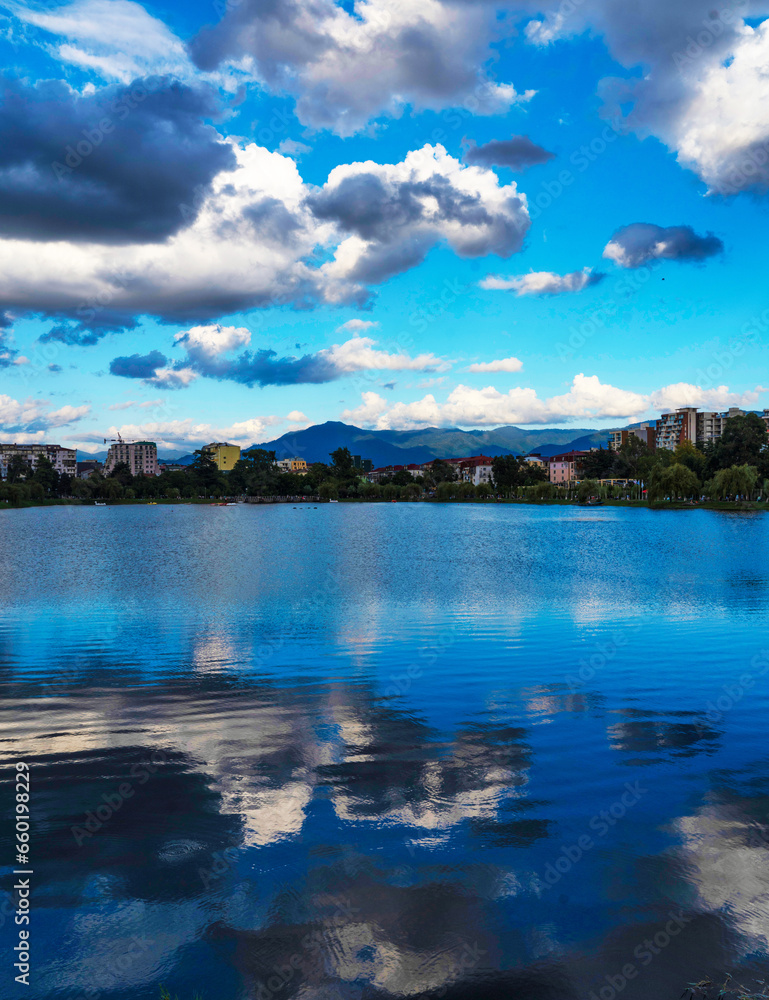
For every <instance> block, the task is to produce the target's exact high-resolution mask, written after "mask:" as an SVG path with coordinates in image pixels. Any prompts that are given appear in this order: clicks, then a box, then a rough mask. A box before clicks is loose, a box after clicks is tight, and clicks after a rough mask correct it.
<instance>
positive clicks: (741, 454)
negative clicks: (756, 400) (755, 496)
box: [706, 413, 767, 472]
mask: <svg viewBox="0 0 769 1000" xmlns="http://www.w3.org/2000/svg"><path fill="white" fill-rule="evenodd" d="M766 443H767V440H766V424H765V423H764V421H763V420H762V419H761V417H759V416H758V414H757V413H746V414H745V415H744V416H739V417H730V418H729V419H728V420H727V421H726V427H725V428H724V433H723V434H722V435H721V437H720V438H719V439H718V440H717V441H716V442H715V443H714V444H713V445H712V446H711V448H709V449H708V450H707V452H706V454H707V458H708V470H709V471H710V472H717V471H718V470H719V469H729V468H731V467H732V466H733V465H755V466H757V465H758V464H759V462H760V461H761V459H762V457H763V456H762V452H763V450H764V449H765V448H766Z"/></svg>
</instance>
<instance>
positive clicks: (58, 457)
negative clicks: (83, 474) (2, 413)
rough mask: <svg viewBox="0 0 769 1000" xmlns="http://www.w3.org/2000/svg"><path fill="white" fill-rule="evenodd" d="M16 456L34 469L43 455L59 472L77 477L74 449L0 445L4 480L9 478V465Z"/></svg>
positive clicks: (0, 469)
mask: <svg viewBox="0 0 769 1000" xmlns="http://www.w3.org/2000/svg"><path fill="white" fill-rule="evenodd" d="M15 455H18V456H20V457H21V458H22V459H23V460H24V461H25V462H26V463H27V465H29V466H30V467H31V468H32V469H34V468H35V466H36V465H37V460H38V458H39V457H40V456H41V455H43V456H45V458H47V459H48V461H49V462H50V463H51V464H52V465H53V467H54V469H55V470H56V471H57V472H59V473H62V472H63V473H66V475H68V476H73V477H74V476H76V475H77V451H76V450H75V449H74V448H62V447H61V445H59V444H0V473H2V476H3V479H7V478H8V465H9V463H10V461H11V459H12V458H13V457H14V456H15Z"/></svg>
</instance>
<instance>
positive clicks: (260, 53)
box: [189, 0, 516, 135]
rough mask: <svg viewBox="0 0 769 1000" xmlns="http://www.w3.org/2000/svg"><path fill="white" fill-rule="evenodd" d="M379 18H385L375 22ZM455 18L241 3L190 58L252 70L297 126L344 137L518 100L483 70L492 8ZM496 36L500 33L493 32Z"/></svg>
mask: <svg viewBox="0 0 769 1000" xmlns="http://www.w3.org/2000/svg"><path fill="white" fill-rule="evenodd" d="M382 15H384V16H382ZM459 16H460V15H458V14H457V12H456V11H454V12H453V16H452V15H451V14H448V13H447V12H446V11H445V10H444V9H442V8H441V5H440V4H434V5H432V6H428V5H415V7H414V9H411V7H410V5H408V4H402V5H399V6H398V5H396V6H393V7H392V8H389V9H387V10H385V11H377V10H376V9H374V8H372V9H371V10H366V11H356V12H352V11H350V10H349V9H347V10H345V8H344V7H343V6H342V5H341V4H337V3H335V2H333V0H238V2H237V3H232V4H227V5H226V7H225V14H224V16H223V18H222V20H221V21H220V22H219V23H218V24H216V25H213V26H207V27H205V28H203V29H202V30H201V31H200V32H199V33H198V35H197V36H196V37H195V38H194V39H192V41H191V43H190V46H189V50H190V54H191V57H192V59H193V60H194V62H195V63H196V64H197V65H198V67H199V68H200V69H203V70H205V71H212V70H215V69H216V68H217V67H218V66H220V65H221V64H222V63H225V62H227V61H229V60H239V59H243V58H247V59H249V60H252V61H253V63H254V64H255V66H256V71H257V73H258V76H259V78H260V80H262V81H263V82H264V84H265V85H266V86H267V87H268V88H269V89H271V90H272V91H274V92H276V93H278V92H280V93H282V94H290V95H292V96H294V97H295V98H296V113H297V116H298V117H299V120H300V121H301V122H302V123H303V124H306V125H311V126H312V127H314V128H330V129H334V130H335V131H337V132H338V133H339V134H341V135H351V134H353V133H354V132H356V131H358V130H359V129H361V128H363V127H364V126H365V124H366V122H367V121H369V120H370V119H372V118H376V117H378V116H379V115H382V114H387V115H392V116H395V117H397V116H398V115H399V114H401V113H402V109H403V103H404V102H406V103H410V104H411V105H413V106H414V107H417V108H432V109H434V110H441V109H443V108H448V107H459V106H461V105H463V104H464V103H465V102H466V101H472V102H473V108H474V110H477V111H479V112H480V113H482V114H485V113H495V112H503V111H506V110H507V109H508V107H509V106H510V103H511V102H512V101H513V100H514V99H515V96H516V95H515V94H514V93H511V91H510V89H509V88H501V87H499V86H498V85H497V84H496V83H493V82H490V81H488V80H487V79H486V78H485V76H484V72H483V66H484V65H485V63H486V61H487V60H488V59H489V57H490V56H491V54H492V53H491V50H490V48H489V43H490V41H491V39H492V36H493V35H494V33H495V28H496V26H497V21H496V17H495V11H494V9H493V6H492V5H491V4H483V3H481V4H477V3H474V4H469V5H468V6H467V7H466V9H465V10H464V11H463V12H462V14H461V18H462V24H461V27H458V25H457V23H456V22H457V19H458V17H459ZM497 30H498V29H497Z"/></svg>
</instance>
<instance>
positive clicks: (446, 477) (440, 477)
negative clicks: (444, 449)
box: [429, 458, 457, 486]
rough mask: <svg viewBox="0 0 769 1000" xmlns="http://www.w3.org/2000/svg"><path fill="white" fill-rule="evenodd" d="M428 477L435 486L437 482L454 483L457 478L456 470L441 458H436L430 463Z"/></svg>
mask: <svg viewBox="0 0 769 1000" xmlns="http://www.w3.org/2000/svg"><path fill="white" fill-rule="evenodd" d="M429 475H430V479H431V480H432V481H433V483H434V484H435V485H436V486H437V485H438V484H439V483H454V482H456V480H457V470H456V469H455V468H454V466H453V465H452V464H451V462H447V461H446V460H445V459H443V458H436V459H435V460H434V461H433V462H431V463H430V473H429Z"/></svg>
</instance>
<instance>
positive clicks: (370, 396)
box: [341, 374, 769, 430]
mask: <svg viewBox="0 0 769 1000" xmlns="http://www.w3.org/2000/svg"><path fill="white" fill-rule="evenodd" d="M766 391H769V390H767V389H764V388H763V387H761V386H756V388H755V389H754V390H751V391H747V392H741V393H738V392H730V391H729V390H728V388H727V387H726V386H720V387H719V388H717V389H701V388H699V387H698V386H693V385H688V384H686V383H680V384H679V385H669V386H666V387H665V388H663V389H658V390H655V391H654V392H652V393H650V394H641V393H637V392H629V391H627V390H625V389H620V388H618V387H616V386H613V385H608V384H605V383H602V382H601V381H600V380H599V379H598V377H597V376H596V375H589V376H588V375H583V374H579V375H576V376H575V377H574V379H573V381H572V384H571V387H570V388H569V391H568V392H566V393H564V394H562V395H560V396H551V397H550V398H548V399H541V398H540V397H539V396H538V395H537V392H536V391H535V390H534V389H531V388H514V389H511V390H509V392H506V393H503V392H500V391H499V390H498V389H496V388H494V386H486V387H485V388H482V389H474V388H472V387H471V386H467V385H458V386H456V388H455V389H453V390H452V391H451V392H450V393H449V395H448V397H447V398H446V400H445V402H438V401H437V400H436V398H435V396H433V395H432V394H430V395H427V396H425V397H424V398H423V399H420V400H417V401H416V402H413V403H400V402H396V403H388V402H387V401H386V400H385V399H383V398H382V397H381V396H379V395H378V394H377V393H375V392H364V393H363V394H362V400H363V401H362V403H361V405H360V406H358V407H355V408H354V409H349V410H345V411H344V412H343V413H342V416H341V419H342V420H346V421H349V422H350V423H353V424H357V425H360V426H364V427H372V428H374V429H376V430H390V429H393V430H409V429H413V428H418V427H446V426H448V427H456V426H459V427H496V426H499V425H501V424H557V423H561V422H564V423H568V422H571V421H574V420H602V419H608V418H632V417H638V416H640V415H641V414H644V413H647V412H648V411H650V410H655V411H658V412H659V411H661V410H666V409H671V408H675V407H676V406H702V407H708V408H712V409H724V408H726V407H728V406H742V407H751V406H754V405H755V403H756V401H757V399H758V397H759V395H760V394H761V393H762V392H766Z"/></svg>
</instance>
